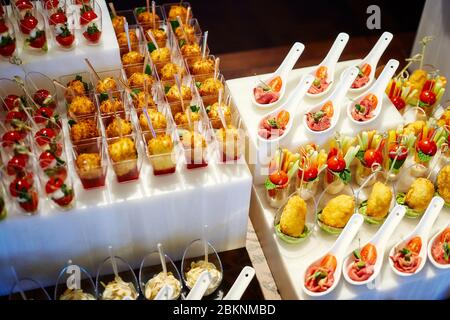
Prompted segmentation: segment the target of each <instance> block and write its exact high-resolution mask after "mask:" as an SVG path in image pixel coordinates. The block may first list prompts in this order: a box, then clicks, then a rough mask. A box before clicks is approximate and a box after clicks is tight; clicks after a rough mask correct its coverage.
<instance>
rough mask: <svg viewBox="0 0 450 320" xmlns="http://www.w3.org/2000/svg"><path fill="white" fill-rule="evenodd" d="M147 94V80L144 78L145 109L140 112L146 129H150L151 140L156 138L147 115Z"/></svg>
mask: <svg viewBox="0 0 450 320" xmlns="http://www.w3.org/2000/svg"><path fill="white" fill-rule="evenodd" d="M147 95H148V92H147V79H145V78H144V104H145V108H143V109H142V112H144V115H145V118H146V119H147V123H148V128H149V129H150V132H151V134H152V136H153V139H154V138H156V132H155V129H154V128H153V123H152V119H151V118H150V115H149V114H148V96H147Z"/></svg>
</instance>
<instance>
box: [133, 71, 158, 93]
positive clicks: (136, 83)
mask: <svg viewBox="0 0 450 320" xmlns="http://www.w3.org/2000/svg"><path fill="white" fill-rule="evenodd" d="M144 80H146V82H147V88H148V90H150V89H151V87H152V85H153V83H154V82H155V78H153V77H152V76H151V75H148V74H146V73H144V72H135V73H133V74H132V75H131V76H130V77H129V78H128V86H129V87H132V88H135V87H144Z"/></svg>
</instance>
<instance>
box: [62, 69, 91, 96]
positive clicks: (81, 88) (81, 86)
mask: <svg viewBox="0 0 450 320" xmlns="http://www.w3.org/2000/svg"><path fill="white" fill-rule="evenodd" d="M66 86H67V90H66V91H65V92H64V97H65V98H66V101H67V102H68V103H71V102H72V99H73V98H74V97H76V96H84V95H86V94H87V93H88V92H89V84H88V83H87V82H85V81H83V77H82V76H80V75H77V76H75V79H73V80H71V81H69V82H68V83H67V85H66Z"/></svg>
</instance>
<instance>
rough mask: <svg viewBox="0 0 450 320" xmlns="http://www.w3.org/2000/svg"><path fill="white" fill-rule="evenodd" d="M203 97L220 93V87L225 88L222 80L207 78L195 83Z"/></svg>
mask: <svg viewBox="0 0 450 320" xmlns="http://www.w3.org/2000/svg"><path fill="white" fill-rule="evenodd" d="M195 85H196V86H197V89H198V93H199V94H200V96H201V97H205V96H212V95H218V94H219V90H220V89H224V87H223V83H222V81H220V79H216V78H213V77H211V78H207V79H205V80H203V81H201V82H200V81H198V82H196V83H195Z"/></svg>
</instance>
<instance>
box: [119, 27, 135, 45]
mask: <svg viewBox="0 0 450 320" xmlns="http://www.w3.org/2000/svg"><path fill="white" fill-rule="evenodd" d="M129 34H130V44H131V47H135V46H137V45H138V44H139V39H138V36H137V35H136V31H133V30H130V31H129ZM117 42H118V43H119V47H128V40H127V34H126V32H121V33H119V34H118V35H117Z"/></svg>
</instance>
